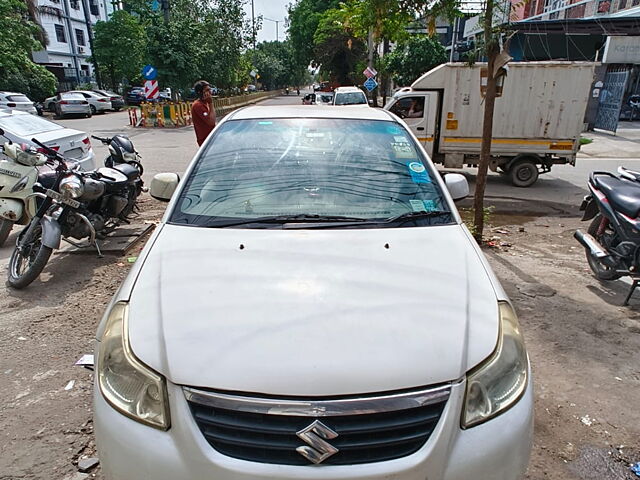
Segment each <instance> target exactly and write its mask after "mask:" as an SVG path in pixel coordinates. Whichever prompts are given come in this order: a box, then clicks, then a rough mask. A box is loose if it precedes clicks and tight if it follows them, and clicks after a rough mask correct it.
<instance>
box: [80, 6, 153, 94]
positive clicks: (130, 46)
mask: <svg viewBox="0 0 640 480" xmlns="http://www.w3.org/2000/svg"><path fill="white" fill-rule="evenodd" d="M93 42H94V54H93V56H94V57H95V60H96V61H97V62H98V65H99V66H100V70H101V72H102V73H103V76H104V77H105V78H107V79H108V83H109V85H110V87H111V88H112V89H114V90H115V89H117V88H118V86H119V85H120V83H121V82H122V81H123V80H126V81H128V82H132V81H134V80H137V79H138V78H139V77H140V70H141V69H142V67H143V66H144V61H145V57H146V51H147V36H146V33H145V29H144V26H143V25H142V24H141V23H140V21H139V19H138V17H136V16H133V15H131V14H130V13H128V12H126V11H124V10H118V11H115V12H113V15H112V16H111V18H110V19H109V20H108V21H106V22H98V23H97V24H96V26H95V38H94V41H93ZM125 52H126V53H125Z"/></svg>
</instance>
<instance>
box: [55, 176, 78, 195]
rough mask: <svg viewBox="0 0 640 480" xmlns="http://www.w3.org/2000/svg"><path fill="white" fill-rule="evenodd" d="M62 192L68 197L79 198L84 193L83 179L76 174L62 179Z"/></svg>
mask: <svg viewBox="0 0 640 480" xmlns="http://www.w3.org/2000/svg"><path fill="white" fill-rule="evenodd" d="M59 188H60V193H61V194H62V195H64V196H66V197H70V198H78V197H81V196H82V194H83V193H84V185H83V184H82V180H81V179H80V178H79V177H78V176H77V175H74V174H71V175H68V176H66V177H65V178H63V179H62V180H61V181H60V187H59Z"/></svg>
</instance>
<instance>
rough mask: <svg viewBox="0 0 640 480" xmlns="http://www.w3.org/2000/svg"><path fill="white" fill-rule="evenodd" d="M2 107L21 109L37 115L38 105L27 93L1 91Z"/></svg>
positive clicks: (0, 104) (0, 106)
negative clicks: (35, 104) (36, 105)
mask: <svg viewBox="0 0 640 480" xmlns="http://www.w3.org/2000/svg"><path fill="white" fill-rule="evenodd" d="M0 109H11V110H20V111H23V112H27V113H31V114H32V115H37V113H38V112H37V111H36V107H35V106H34V104H33V102H32V101H31V100H29V98H28V97H27V96H26V95H23V94H22V93H15V92H4V91H0Z"/></svg>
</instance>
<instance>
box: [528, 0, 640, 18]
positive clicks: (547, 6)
mask: <svg viewBox="0 0 640 480" xmlns="http://www.w3.org/2000/svg"><path fill="white" fill-rule="evenodd" d="M634 16H640V0H531V1H530V2H527V3H526V4H525V6H524V17H523V18H524V19H527V20H563V19H569V18H597V17H605V18H606V17H613V18H619V17H634Z"/></svg>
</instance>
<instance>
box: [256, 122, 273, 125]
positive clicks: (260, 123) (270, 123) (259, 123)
mask: <svg viewBox="0 0 640 480" xmlns="http://www.w3.org/2000/svg"><path fill="white" fill-rule="evenodd" d="M258 125H273V122H258Z"/></svg>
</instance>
